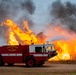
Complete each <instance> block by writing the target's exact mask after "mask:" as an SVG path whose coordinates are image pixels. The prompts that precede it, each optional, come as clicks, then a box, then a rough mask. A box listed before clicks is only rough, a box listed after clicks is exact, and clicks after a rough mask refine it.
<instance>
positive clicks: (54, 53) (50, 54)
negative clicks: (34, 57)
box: [48, 51, 58, 58]
mask: <svg viewBox="0 0 76 75" xmlns="http://www.w3.org/2000/svg"><path fill="white" fill-rule="evenodd" d="M57 54H58V53H57V52H56V51H52V52H50V53H49V54H48V58H52V57H54V56H56V55H57Z"/></svg>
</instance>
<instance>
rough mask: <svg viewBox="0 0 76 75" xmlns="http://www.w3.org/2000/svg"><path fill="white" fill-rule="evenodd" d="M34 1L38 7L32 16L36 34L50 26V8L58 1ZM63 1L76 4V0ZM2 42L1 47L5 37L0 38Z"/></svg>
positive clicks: (63, 0)
mask: <svg viewBox="0 0 76 75" xmlns="http://www.w3.org/2000/svg"><path fill="white" fill-rule="evenodd" d="M0 1H1V0H0ZM32 1H33V3H34V4H35V7H36V9H35V12H34V13H33V14H32V15H30V16H31V19H32V21H33V22H34V27H33V30H34V31H35V32H36V33H39V32H41V31H43V30H44V28H45V27H46V25H48V24H49V23H50V20H51V16H49V14H50V12H48V11H49V7H50V6H51V4H52V3H53V2H54V1H56V0H32ZM61 1H62V2H66V1H70V2H72V3H76V0H61ZM50 8H51V7H50ZM19 11H20V12H21V13H22V11H21V10H19ZM23 12H24V11H23ZM21 13H20V14H21ZM20 14H19V13H18V14H17V15H20ZM22 14H23V13H22ZM17 15H16V16H17ZM24 15H25V14H24ZM24 15H23V16H24ZM20 16H21V15H20ZM17 17H18V16H17ZM15 18H16V17H15ZM0 40H1V41H0V42H1V43H0V44H1V45H2V43H3V42H4V43H3V44H5V42H6V40H5V39H4V38H3V37H2V38H0Z"/></svg>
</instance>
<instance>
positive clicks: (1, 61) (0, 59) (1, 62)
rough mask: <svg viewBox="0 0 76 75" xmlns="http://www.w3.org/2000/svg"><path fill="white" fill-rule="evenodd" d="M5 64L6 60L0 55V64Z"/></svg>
mask: <svg viewBox="0 0 76 75" xmlns="http://www.w3.org/2000/svg"><path fill="white" fill-rule="evenodd" d="M3 65H4V61H3V58H2V56H0V66H3Z"/></svg>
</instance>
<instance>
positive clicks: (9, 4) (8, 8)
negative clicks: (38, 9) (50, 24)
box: [0, 0, 35, 40]
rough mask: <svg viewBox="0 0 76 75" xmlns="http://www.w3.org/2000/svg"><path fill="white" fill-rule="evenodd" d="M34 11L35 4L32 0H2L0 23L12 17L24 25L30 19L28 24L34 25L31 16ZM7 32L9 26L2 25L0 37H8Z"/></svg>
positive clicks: (0, 4)
mask: <svg viewBox="0 0 76 75" xmlns="http://www.w3.org/2000/svg"><path fill="white" fill-rule="evenodd" d="M34 11H35V5H34V3H33V2H32V0H0V24H1V22H4V21H5V20H6V19H11V20H13V21H14V22H16V23H18V24H19V25H20V27H22V25H23V21H24V20H28V24H29V26H30V27H31V26H32V25H33V21H32V18H31V16H32V15H33V14H34ZM5 32H6V33H5ZM7 34H8V27H6V26H1V27H0V38H2V39H3V38H4V37H5V38H6V37H7V36H8V35H7ZM6 40H7V39H6Z"/></svg>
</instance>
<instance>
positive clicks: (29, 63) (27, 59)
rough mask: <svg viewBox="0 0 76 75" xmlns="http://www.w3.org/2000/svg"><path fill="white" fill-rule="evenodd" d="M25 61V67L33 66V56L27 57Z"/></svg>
mask: <svg viewBox="0 0 76 75" xmlns="http://www.w3.org/2000/svg"><path fill="white" fill-rule="evenodd" d="M25 62H26V66H27V67H34V66H35V64H36V63H35V59H34V58H33V57H27V58H26V61H25Z"/></svg>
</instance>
